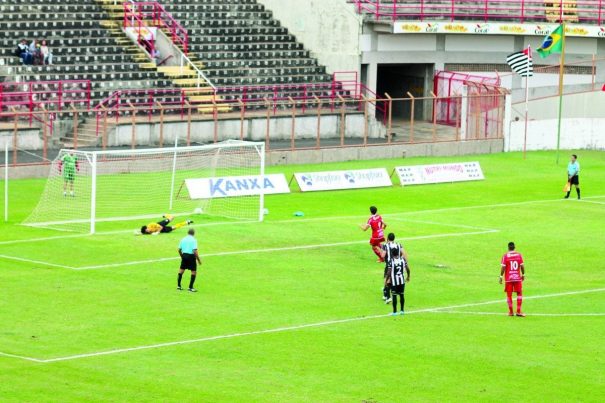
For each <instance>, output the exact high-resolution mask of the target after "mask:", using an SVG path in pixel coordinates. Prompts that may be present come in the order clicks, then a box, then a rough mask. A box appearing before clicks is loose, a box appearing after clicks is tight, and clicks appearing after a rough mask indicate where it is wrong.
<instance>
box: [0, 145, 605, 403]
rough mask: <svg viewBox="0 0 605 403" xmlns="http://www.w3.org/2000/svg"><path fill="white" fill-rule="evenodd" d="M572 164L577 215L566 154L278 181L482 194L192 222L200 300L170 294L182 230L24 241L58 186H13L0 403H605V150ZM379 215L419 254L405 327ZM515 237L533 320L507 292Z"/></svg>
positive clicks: (357, 198)
mask: <svg viewBox="0 0 605 403" xmlns="http://www.w3.org/2000/svg"><path fill="white" fill-rule="evenodd" d="M578 154H580V162H581V164H582V175H581V181H582V182H581V183H582V192H583V193H582V195H583V200H581V201H578V200H575V194H573V193H572V196H574V199H570V200H563V199H562V196H563V194H562V187H563V185H564V179H565V167H566V165H567V162H566V158H567V156H566V155H564V154H563V157H562V162H561V164H560V165H557V164H556V163H555V154H554V153H552V152H535V153H529V154H528V158H527V160H523V159H522V156H521V154H518V153H511V154H497V155H488V156H469V157H455V158H454V157H452V158H412V159H404V160H382V161H356V162H350V163H335V164H322V165H321V166H288V167H269V168H268V172H270V173H273V172H275V173H278V172H284V173H286V174H287V175H290V174H291V173H293V172H295V171H313V170H316V171H320V170H331V169H355V168H371V167H386V168H388V169H389V170H392V169H393V168H394V167H395V166H398V165H416V164H424V163H431V162H460V161H479V162H480V163H481V165H482V168H483V171H484V174H485V177H486V180H485V181H482V182H467V183H457V184H441V185H427V186H410V187H400V186H394V187H392V188H384V189H371V190H352V191H336V192H318V193H305V194H303V193H300V192H297V191H294V193H292V194H290V195H274V196H267V198H266V207H267V208H268V209H269V212H270V214H269V215H268V216H267V218H266V221H265V222H264V223H238V222H229V223H226V224H224V225H216V223H214V222H213V221H212V220H196V217H192V218H193V219H194V220H196V221H200V222H201V223H197V222H196V224H195V227H196V230H197V237H198V241H199V242H200V248H201V252H202V256H203V261H204V263H203V266H202V269H201V271H199V272H198V280H197V283H196V288H198V290H199V292H198V293H196V294H193V293H189V292H186V291H181V292H179V291H177V290H176V273H177V269H178V263H179V261H178V259H177V257H178V255H177V253H176V249H177V245H178V241H179V240H180V239H181V238H182V237H183V236H184V235H185V231H184V229H181V230H179V231H177V232H174V233H171V234H162V235H160V236H154V237H152V236H148V237H143V236H134V235H133V234H132V232H133V229H135V228H136V226H137V224H138V225H139V226H140V225H141V224H145V222H118V223H112V224H108V223H106V224H105V225H104V226H103V230H104V231H107V232H108V233H99V234H96V235H93V236H89V235H83V234H82V235H80V234H72V233H66V232H59V231H54V230H47V229H43V228H31V227H25V226H22V225H20V224H19V223H20V222H21V221H22V220H23V219H24V218H25V217H27V215H28V214H29V213H30V212H31V210H32V209H33V208H34V206H35V204H36V203H37V201H38V198H39V196H40V193H41V192H42V189H43V187H44V184H45V180H21V181H12V182H10V191H11V221H10V222H9V223H8V224H6V223H2V224H0V228H1V231H0V284H2V292H1V296H0V374H1V375H0V401H36V402H39V401H62V402H66V401H84V400H88V401H98V400H104V401H161V402H166V401H203V402H214V401H262V402H266V401H280V402H284V401H287V402H289V401H319V402H355V401H357V402H362V401H363V402H389V401H467V402H468V401H477V400H479V401H503V400H507V401H595V402H596V401H603V399H604V397H605V375H604V374H605V349H604V348H603V342H602V338H603V336H604V335H605V274H604V273H605V259H604V256H605V246H604V245H605V230H604V224H605V154H604V153H602V152H596V151H582V152H579V153H578ZM370 205H377V206H378V208H379V212H380V213H381V214H382V216H383V218H384V219H385V221H386V222H387V224H388V228H387V232H391V231H393V232H395V233H396V234H397V236H398V240H399V241H401V242H402V243H403V245H404V247H405V248H406V249H407V251H408V253H409V260H410V267H411V270H412V281H411V282H410V283H409V284H408V285H407V286H406V315H405V316H403V317H390V316H389V315H388V314H389V313H390V312H391V306H390V305H385V304H384V302H383V301H382V299H381V286H382V272H383V266H382V265H380V264H377V263H376V258H375V256H374V255H373V253H372V251H371V249H370V247H369V245H368V237H369V233H364V232H362V231H360V229H359V227H358V225H359V224H362V223H365V221H366V220H367V217H368V216H369V212H368V207H369V206H370ZM296 211H303V212H304V213H305V216H304V217H294V216H293V213H294V212H296ZM179 218H183V219H185V218H188V217H179ZM143 221H149V220H143ZM508 241H515V242H516V244H517V248H518V250H519V251H520V252H521V253H523V255H524V258H525V265H526V271H527V278H526V281H525V283H524V295H525V300H524V303H523V307H524V310H525V311H526V313H527V317H526V318H517V317H513V318H510V317H507V316H506V311H507V307H506V303H505V294H504V292H503V286H501V285H499V284H498V275H499V271H500V265H499V263H500V258H501V256H502V254H503V253H504V252H505V251H506V244H507V243H508ZM188 279H189V274H188V273H186V274H185V276H184V284H186V283H187V282H188Z"/></svg>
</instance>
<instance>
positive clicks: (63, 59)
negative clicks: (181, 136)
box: [0, 0, 172, 146]
mask: <svg viewBox="0 0 605 403" xmlns="http://www.w3.org/2000/svg"><path fill="white" fill-rule="evenodd" d="M0 11H1V12H2V21H1V22H0V58H1V59H2V61H3V63H4V65H5V66H4V67H5V68H4V69H2V73H1V75H0V81H19V82H28V81H59V80H90V81H91V83H92V89H91V94H90V104H91V105H94V104H95V103H97V102H99V101H100V100H102V99H104V98H106V97H107V96H108V95H109V94H111V93H112V92H113V91H115V90H118V89H124V88H164V87H169V86H171V85H172V82H171V80H170V79H169V78H168V77H167V76H165V75H163V74H162V73H159V72H156V71H152V70H149V69H144V68H142V67H141V66H140V62H141V61H142V60H143V57H144V52H142V51H141V49H140V48H139V47H138V46H136V45H134V44H132V42H130V41H128V42H127V41H124V40H121V38H118V37H115V36H114V35H112V34H111V32H110V31H109V30H108V29H106V22H107V20H108V19H110V18H109V15H108V14H107V12H105V11H104V10H103V9H102V8H101V7H100V6H99V4H97V3H96V2H95V1H94V0H62V1H61V2H57V1H53V0H35V1H34V0H25V1H23V0H3V1H2V3H1V4H0ZM22 39H26V40H27V41H28V44H29V42H31V40H33V39H37V40H41V39H46V40H47V42H48V44H49V47H50V49H51V51H52V53H53V65H51V66H45V65H43V66H34V65H31V66H22V65H21V63H20V59H19V58H17V57H16V56H15V55H14V52H15V49H16V46H17V43H18V42H19V41H20V40H22ZM74 106H75V107H78V108H85V107H86V105H84V104H79V105H74ZM60 118H61V117H60V116H59V117H58V119H60ZM86 118H87V117H86V116H85V115H82V116H81V117H80V119H81V127H79V128H78V137H79V138H78V142H79V145H80V146H86V145H96V144H97V142H98V139H97V135H96V129H95V130H92V129H91V127H92V123H90V122H87V121H86V120H87V119H86ZM89 120H94V119H89ZM95 126H96V125H95ZM71 133H72V131H71V130H69V131H66V133H63V134H64V136H65V137H63V138H62V139H61V140H62V141H63V143H64V145H65V146H71V145H73V144H72V143H71V141H72V140H71V139H70V135H71Z"/></svg>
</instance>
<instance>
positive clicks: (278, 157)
mask: <svg viewBox="0 0 605 403" xmlns="http://www.w3.org/2000/svg"><path fill="white" fill-rule="evenodd" d="M503 147H504V143H503V140H501V139H500V140H476V141H459V142H444V143H422V144H401V145H399V144H397V145H395V144H393V145H381V146H371V147H349V148H334V149H323V150H302V151H272V152H271V153H270V154H269V155H268V156H267V164H268V165H287V164H321V163H324V162H341V161H358V160H372V159H383V158H411V157H424V156H431V157H445V156H456V155H474V154H491V153H498V152H502V150H503Z"/></svg>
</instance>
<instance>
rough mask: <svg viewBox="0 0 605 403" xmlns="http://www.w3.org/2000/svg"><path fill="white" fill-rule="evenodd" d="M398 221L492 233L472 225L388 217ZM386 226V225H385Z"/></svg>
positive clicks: (490, 229)
mask: <svg viewBox="0 0 605 403" xmlns="http://www.w3.org/2000/svg"><path fill="white" fill-rule="evenodd" d="M390 220H393V221H399V222H410V223H414V224H427V225H436V226H441V227H453V228H466V229H474V230H482V231H493V230H494V229H493V228H485V227H475V226H472V225H464V224H446V223H442V222H435V221H425V220H414V219H410V218H405V217H403V218H401V217H390V218H389V221H390ZM387 224H388V223H387Z"/></svg>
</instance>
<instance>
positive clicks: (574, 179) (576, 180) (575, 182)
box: [569, 175, 580, 186]
mask: <svg viewBox="0 0 605 403" xmlns="http://www.w3.org/2000/svg"><path fill="white" fill-rule="evenodd" d="M569 183H570V184H572V185H576V186H580V176H579V175H574V176H572V177H571V178H569Z"/></svg>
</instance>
